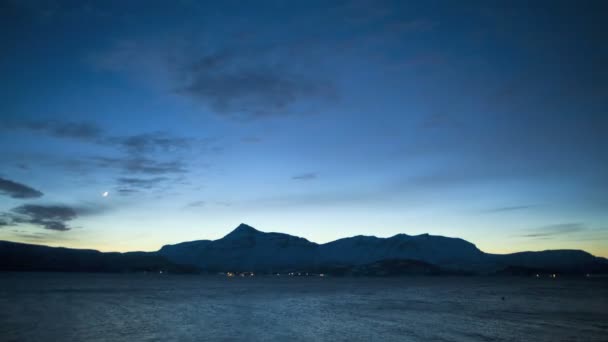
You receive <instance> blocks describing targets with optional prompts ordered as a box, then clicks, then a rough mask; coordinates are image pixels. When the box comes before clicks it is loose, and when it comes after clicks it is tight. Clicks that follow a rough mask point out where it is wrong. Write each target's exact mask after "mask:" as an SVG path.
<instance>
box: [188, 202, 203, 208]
mask: <svg viewBox="0 0 608 342" xmlns="http://www.w3.org/2000/svg"><path fill="white" fill-rule="evenodd" d="M206 203H207V202H205V201H194V202H191V203H188V204H186V207H187V208H200V207H204V206H205V205H206Z"/></svg>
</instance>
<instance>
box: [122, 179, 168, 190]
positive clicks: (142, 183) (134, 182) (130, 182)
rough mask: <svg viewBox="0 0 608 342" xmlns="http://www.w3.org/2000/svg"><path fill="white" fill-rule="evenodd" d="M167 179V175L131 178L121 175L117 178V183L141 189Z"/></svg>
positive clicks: (151, 186) (148, 187)
mask: <svg viewBox="0 0 608 342" xmlns="http://www.w3.org/2000/svg"><path fill="white" fill-rule="evenodd" d="M167 180H169V178H167V177H155V178H132V177H122V178H118V179H117V181H118V183H119V184H122V185H126V186H130V187H134V188H142V189H150V188H153V187H155V186H157V185H158V184H159V183H162V182H165V181H167Z"/></svg>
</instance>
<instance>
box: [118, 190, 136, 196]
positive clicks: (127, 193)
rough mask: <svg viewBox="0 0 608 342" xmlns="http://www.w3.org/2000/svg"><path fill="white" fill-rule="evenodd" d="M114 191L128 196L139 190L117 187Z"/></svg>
mask: <svg viewBox="0 0 608 342" xmlns="http://www.w3.org/2000/svg"><path fill="white" fill-rule="evenodd" d="M116 192H118V194H119V195H121V196H130V195H132V194H136V193H138V192H139V190H135V189H118V190H116Z"/></svg>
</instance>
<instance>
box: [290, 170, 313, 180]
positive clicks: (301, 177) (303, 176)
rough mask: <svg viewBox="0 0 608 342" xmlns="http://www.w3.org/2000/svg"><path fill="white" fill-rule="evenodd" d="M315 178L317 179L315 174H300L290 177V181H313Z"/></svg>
mask: <svg viewBox="0 0 608 342" xmlns="http://www.w3.org/2000/svg"><path fill="white" fill-rule="evenodd" d="M316 178H317V173H316V172H308V173H302V174H299V175H295V176H293V177H291V179H293V180H300V181H308V180H313V179H316Z"/></svg>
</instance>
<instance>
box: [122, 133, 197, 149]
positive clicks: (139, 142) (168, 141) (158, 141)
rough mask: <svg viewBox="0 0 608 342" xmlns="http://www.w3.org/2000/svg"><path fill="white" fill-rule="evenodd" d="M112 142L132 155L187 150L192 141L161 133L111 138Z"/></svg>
mask: <svg viewBox="0 0 608 342" xmlns="http://www.w3.org/2000/svg"><path fill="white" fill-rule="evenodd" d="M111 141H112V142H115V143H117V144H118V145H120V146H121V147H123V148H124V149H125V150H126V151H127V152H129V153H132V154H143V153H147V152H155V151H160V152H174V151H177V150H182V149H185V148H188V147H189V146H190V144H191V143H192V139H188V138H179V137H171V136H169V135H167V134H166V133H163V132H154V133H145V134H138V135H132V136H128V137H124V138H113V139H111Z"/></svg>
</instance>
